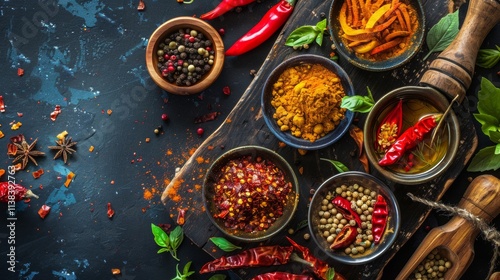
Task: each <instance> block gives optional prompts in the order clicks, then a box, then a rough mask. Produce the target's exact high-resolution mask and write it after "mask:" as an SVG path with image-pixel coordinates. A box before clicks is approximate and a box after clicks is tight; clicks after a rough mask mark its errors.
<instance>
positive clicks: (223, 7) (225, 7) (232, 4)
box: [200, 0, 255, 20]
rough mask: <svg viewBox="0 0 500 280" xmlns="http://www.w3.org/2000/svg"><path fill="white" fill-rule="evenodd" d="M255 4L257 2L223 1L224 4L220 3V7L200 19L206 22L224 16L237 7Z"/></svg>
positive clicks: (244, 0)
mask: <svg viewBox="0 0 500 280" xmlns="http://www.w3.org/2000/svg"><path fill="white" fill-rule="evenodd" d="M253 2H255V0H222V2H220V3H219V5H217V7H215V8H214V9H213V10H211V11H210V12H207V13H205V14H202V15H201V16H200V18H201V19H205V20H210V19H214V18H217V17H220V16H222V15H223V14H225V13H227V12H229V11H230V10H232V9H234V8H236V7H240V6H246V5H248V4H250V3H253Z"/></svg>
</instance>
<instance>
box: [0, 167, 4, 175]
mask: <svg viewBox="0 0 500 280" xmlns="http://www.w3.org/2000/svg"><path fill="white" fill-rule="evenodd" d="M3 174H5V169H0V177H2V176H3Z"/></svg>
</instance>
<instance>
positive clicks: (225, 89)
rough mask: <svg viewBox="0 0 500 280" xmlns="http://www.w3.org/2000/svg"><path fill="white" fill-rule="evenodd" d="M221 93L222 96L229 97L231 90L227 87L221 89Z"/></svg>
mask: <svg viewBox="0 0 500 280" xmlns="http://www.w3.org/2000/svg"><path fill="white" fill-rule="evenodd" d="M222 92H223V93H224V95H227V96H229V95H231V88H230V87H229V86H225V87H223V88H222Z"/></svg>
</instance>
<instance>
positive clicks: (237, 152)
mask: <svg viewBox="0 0 500 280" xmlns="http://www.w3.org/2000/svg"><path fill="white" fill-rule="evenodd" d="M243 156H251V158H252V159H253V160H255V159H256V158H257V157H260V158H262V159H264V160H268V161H270V162H272V163H274V164H275V165H276V167H277V168H279V169H280V170H281V171H282V172H283V174H284V178H285V181H287V182H290V183H291V184H292V186H291V187H292V190H291V192H290V193H289V194H288V195H287V197H286V203H285V204H284V207H283V215H282V216H280V217H278V218H276V220H275V221H274V222H273V223H272V224H271V226H270V227H269V228H268V229H265V230H254V231H252V232H246V231H245V230H240V229H231V228H228V227H226V226H225V224H224V220H223V219H220V218H215V217H214V214H215V213H220V211H219V210H218V209H217V205H216V203H215V202H214V196H215V184H216V182H218V180H219V178H220V176H221V173H222V172H221V168H222V167H224V166H225V165H226V164H227V163H228V162H229V161H231V160H236V159H240V158H241V157H243ZM202 197H203V203H204V206H205V209H206V212H207V214H208V217H209V218H210V220H211V221H212V223H213V224H214V225H215V226H216V227H217V228H218V229H219V230H220V231H221V232H223V233H224V234H225V235H227V236H228V237H230V238H234V239H236V240H239V241H244V242H259V241H263V240H266V239H269V238H271V237H272V236H274V235H276V234H277V233H278V232H280V231H281V230H282V229H284V228H285V227H286V226H287V224H288V223H289V222H290V220H291V219H292V217H293V215H294V213H295V210H296V209H297V205H298V203H299V184H298V181H297V177H296V176H295V173H294V172H293V169H292V167H291V166H290V165H289V164H288V162H287V161H286V160H285V159H284V158H283V157H281V156H280V155H279V154H278V153H276V152H273V151H271V150H269V149H267V148H264V147H260V146H242V147H238V148H234V149H232V150H229V151H227V152H226V153H224V154H223V155H221V156H220V157H219V158H217V159H216V160H215V161H214V162H213V164H212V165H211V166H210V168H209V170H208V171H207V173H206V176H205V180H204V184H203V195H202Z"/></svg>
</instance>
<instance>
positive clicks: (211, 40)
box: [146, 16, 224, 95]
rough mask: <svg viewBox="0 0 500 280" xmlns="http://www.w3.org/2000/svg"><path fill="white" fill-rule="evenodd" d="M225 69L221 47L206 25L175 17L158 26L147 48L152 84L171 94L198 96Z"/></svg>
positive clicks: (190, 19) (191, 19) (148, 67)
mask: <svg viewBox="0 0 500 280" xmlns="http://www.w3.org/2000/svg"><path fill="white" fill-rule="evenodd" d="M223 66H224V43H223V41H222V38H221V36H220V34H219V33H218V32H217V31H216V30H215V29H214V28H213V26H211V25H210V24H208V23H207V22H205V21H203V20H201V19H198V18H195V17H187V16H183V17H176V18H173V19H170V20H168V21H166V22H165V23H163V24H162V25H160V26H159V27H158V28H157V29H156V30H155V31H154V32H153V34H151V37H150V38H149V41H148V45H147V47H146V67H147V69H148V72H149V75H150V76H151V78H152V79H153V81H154V82H155V83H156V84H157V85H158V86H159V87H160V88H162V89H164V90H166V91H167V92H169V93H172V94H178V95H191V94H197V93H200V92H202V91H203V90H205V89H206V88H208V87H209V86H210V85H211V84H212V83H213V82H214V81H215V80H216V79H217V78H218V77H219V75H220V73H221V71H222V67H223Z"/></svg>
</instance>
